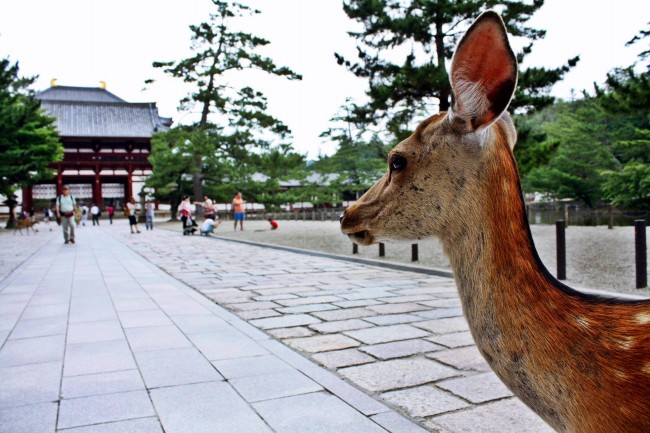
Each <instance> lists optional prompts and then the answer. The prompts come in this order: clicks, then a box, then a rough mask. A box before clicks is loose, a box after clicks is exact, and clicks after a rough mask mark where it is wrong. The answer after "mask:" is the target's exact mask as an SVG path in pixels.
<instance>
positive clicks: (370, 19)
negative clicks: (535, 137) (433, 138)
mask: <svg viewBox="0 0 650 433" xmlns="http://www.w3.org/2000/svg"><path fill="white" fill-rule="evenodd" d="M543 3H544V2H543V0H535V1H533V2H525V1H515V0H501V1H498V0H484V1H473V0H462V1H454V2H451V1H448V0H345V1H344V2H343V9H344V11H345V13H346V14H347V15H348V16H349V17H350V19H352V20H355V21H357V22H358V23H360V24H361V25H362V26H363V29H362V30H361V31H360V32H351V33H350V35H351V36H352V37H354V38H356V39H357V40H358V41H359V45H358V47H357V50H358V60H356V61H351V60H349V59H346V58H344V57H343V56H341V55H339V54H335V56H336V59H337V62H338V63H339V64H341V65H345V67H346V68H347V69H348V70H350V71H351V72H352V73H354V74H355V75H356V76H358V77H361V78H364V79H367V80H368V90H367V95H368V97H369V102H368V103H367V104H366V105H363V106H354V107H352V108H353V109H352V110H351V115H350V119H351V120H352V121H353V122H355V123H364V124H366V125H367V127H370V126H372V125H377V124H379V125H381V127H382V128H385V130H386V131H387V132H388V134H389V135H390V137H391V139H392V140H394V141H399V140H401V139H403V138H405V137H406V136H407V135H408V134H409V131H410V130H411V129H412V125H410V124H409V123H410V122H412V121H413V119H414V118H417V117H422V116H425V115H430V114H432V113H434V112H435V110H434V107H435V105H438V108H439V109H440V111H445V110H447V109H448V108H449V106H450V103H451V88H450V85H449V77H448V75H447V67H446V66H447V62H448V60H450V59H451V56H452V54H453V50H454V47H455V45H456V44H457V42H458V40H459V38H460V37H461V36H462V34H463V30H464V28H466V27H467V26H469V24H471V22H472V21H473V20H474V19H475V18H476V17H478V15H479V14H480V13H481V12H483V11H485V10H486V9H497V10H499V11H500V12H501V15H502V17H503V20H504V22H505V24H506V27H507V29H508V32H509V33H510V34H511V35H513V36H518V37H521V38H525V39H527V40H529V41H531V43H530V44H529V45H528V46H526V47H525V48H524V49H523V50H522V52H520V53H518V55H517V57H518V59H519V61H520V62H521V61H523V59H524V57H525V56H526V54H528V53H530V52H531V50H532V45H533V42H534V41H536V40H538V39H540V38H543V37H544V34H545V31H544V30H539V29H534V28H532V27H530V26H527V25H526V22H527V21H528V20H529V19H530V18H531V16H532V14H533V13H534V12H535V11H536V10H538V9H539V8H540V7H541V6H542V5H543ZM577 61H578V57H575V58H573V59H570V60H569V61H568V62H567V64H566V65H564V66H561V67H558V68H555V69H545V68H530V69H527V70H524V71H522V72H521V73H520V79H519V86H518V90H517V94H516V95H515V99H514V101H513V102H512V104H511V108H512V109H513V110H516V109H520V111H521V110H530V109H540V108H542V107H544V106H546V105H548V104H550V103H552V102H553V98H552V97H550V96H549V94H548V93H549V91H550V87H551V86H552V85H553V84H554V83H555V82H557V81H559V80H560V79H562V77H563V75H564V74H565V73H566V72H568V71H569V70H570V68H571V67H573V66H574V65H575V64H576V63H577Z"/></svg>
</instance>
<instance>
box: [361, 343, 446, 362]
mask: <svg viewBox="0 0 650 433" xmlns="http://www.w3.org/2000/svg"><path fill="white" fill-rule="evenodd" d="M441 349H445V348H444V347H442V346H439V345H437V344H434V343H431V342H429V341H426V340H419V339H418V340H404V341H394V342H390V343H382V344H375V345H372V346H364V347H362V348H361V349H360V350H362V351H364V352H366V353H369V354H370V355H372V356H374V357H375V358H379V359H392V358H401V357H404V356H411V355H415V354H419V353H427V352H433V351H436V350H441Z"/></svg>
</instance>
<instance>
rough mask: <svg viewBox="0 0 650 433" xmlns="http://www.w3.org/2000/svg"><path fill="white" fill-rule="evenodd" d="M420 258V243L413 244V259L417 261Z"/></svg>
mask: <svg viewBox="0 0 650 433" xmlns="http://www.w3.org/2000/svg"><path fill="white" fill-rule="evenodd" d="M418 259H419V257H418V244H411V261H412V262H417V261H418Z"/></svg>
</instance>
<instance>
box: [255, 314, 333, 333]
mask: <svg viewBox="0 0 650 433" xmlns="http://www.w3.org/2000/svg"><path fill="white" fill-rule="evenodd" d="M326 313H327V312H323V313H314V314H326ZM330 313H331V311H330ZM250 323H251V324H252V325H255V326H257V327H258V328H261V329H274V328H291V327H294V326H303V325H312V324H314V323H320V320H318V319H316V318H315V317H312V316H310V315H308V314H290V315H287V316H282V317H269V318H266V319H257V320H251V321H250Z"/></svg>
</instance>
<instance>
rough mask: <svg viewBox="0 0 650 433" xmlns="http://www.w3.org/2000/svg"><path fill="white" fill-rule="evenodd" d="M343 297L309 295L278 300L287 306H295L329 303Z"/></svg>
mask: <svg viewBox="0 0 650 433" xmlns="http://www.w3.org/2000/svg"><path fill="white" fill-rule="evenodd" d="M341 300H342V299H341V298H339V297H338V296H331V295H329V296H307V297H303V298H293V299H282V300H278V301H277V303H278V304H280V305H284V306H285V307H295V306H298V305H308V304H329V303H332V302H337V301H341Z"/></svg>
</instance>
